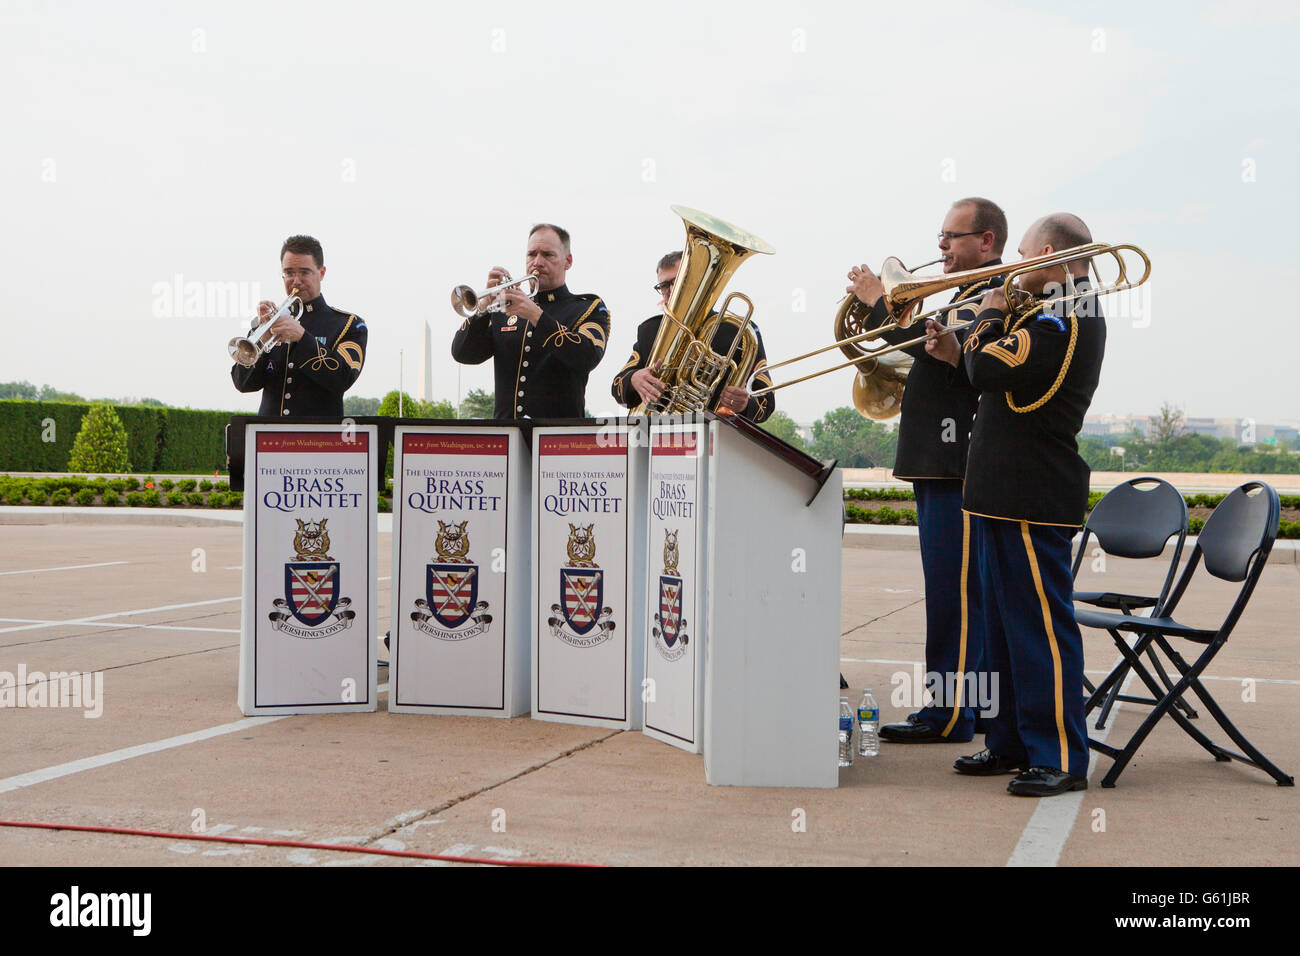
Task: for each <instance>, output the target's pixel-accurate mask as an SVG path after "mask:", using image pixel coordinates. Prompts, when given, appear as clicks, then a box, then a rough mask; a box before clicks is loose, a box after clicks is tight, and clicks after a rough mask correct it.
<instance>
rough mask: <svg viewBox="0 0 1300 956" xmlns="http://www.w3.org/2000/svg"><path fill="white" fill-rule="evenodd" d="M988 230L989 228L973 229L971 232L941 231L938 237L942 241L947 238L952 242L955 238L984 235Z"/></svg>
mask: <svg viewBox="0 0 1300 956" xmlns="http://www.w3.org/2000/svg"><path fill="white" fill-rule="evenodd" d="M986 232H988V230H987V229H973V230H971V231H970V232H941V233H939V236H938V238H939V241H940V242H943V241H945V240H947V241H948V242H952V241H953V240H954V239H960V238H962V237H963V236H982V235H984V233H986Z"/></svg>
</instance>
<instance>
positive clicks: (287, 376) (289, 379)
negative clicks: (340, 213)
mask: <svg viewBox="0 0 1300 956" xmlns="http://www.w3.org/2000/svg"><path fill="white" fill-rule="evenodd" d="M280 269H281V274H282V278H283V280H284V291H285V292H286V293H288V294H291V295H296V296H297V298H298V299H299V300H300V301H301V310H300V311H298V313H297V314H290V313H291V312H292V310H289V311H286V312H284V313H282V314H280V315H279V317H278V318H276V320H275V321H274V323H272V325H271V327H270V335H271V336H272V337H273V338H274V340H275V341H276V342H277V344H276V345H275V347H274V348H271V349H269V350H267V351H265V352H263V353H261V354H260V355H259V357H258V359H257V361H256V362H255V363H254V364H253V365H251V366H244V365H241V364H240V363H238V362H236V363H235V364H234V365H233V366H232V367H231V369H230V377H231V378H232V379H233V380H234V383H235V388H237V389H239V391H241V392H256V391H261V393H262V404H261V407H260V408H259V409H258V414H259V415H276V416H284V415H319V416H324V417H328V418H342V417H343V393H344V392H346V391H347V390H348V389H349V388H351V387H352V384H353V383H354V382H355V381H356V380H357V376H359V375H360V374H361V367H362V366H363V365H364V364H365V361H366V344H367V340H368V336H369V332H368V331H367V329H366V323H365V322H363V321H362V320H361V319H360V318H358V317H357V316H356V315H354V314H353V313H351V312H347V311H345V310H342V309H335V308H333V307H332V306H330V305H328V304H327V303H326V302H325V297H324V296H323V295H322V294H321V290H320V287H321V282H322V280H323V279H324V278H325V253H324V251H323V250H322V249H321V244H320V242H318V241H317V240H316V239H314V238H313V237H311V236H290V237H289V238H288V239H286V240H285V241H284V244H283V245H282V246H281V247H280ZM295 290H296V291H295ZM275 314H276V304H275V303H274V302H270V301H264V302H261V303H259V304H258V315H259V319H258V321H259V323H260V322H264V321H266V320H267V319H268V318H270V317H271V316H272V315H275Z"/></svg>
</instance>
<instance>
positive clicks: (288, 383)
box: [284, 375, 293, 398]
mask: <svg viewBox="0 0 1300 956" xmlns="http://www.w3.org/2000/svg"><path fill="white" fill-rule="evenodd" d="M284 383H285V384H286V385H292V384H293V376H292V375H290V376H289V377H288V378H286V379H285V380H284ZM288 397H289V396H287V395H286V396H285V398H288Z"/></svg>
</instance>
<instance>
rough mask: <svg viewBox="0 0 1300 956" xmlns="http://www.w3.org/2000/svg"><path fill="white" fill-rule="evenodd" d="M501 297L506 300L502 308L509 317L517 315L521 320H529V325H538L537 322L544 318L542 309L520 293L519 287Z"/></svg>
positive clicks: (509, 290)
mask: <svg viewBox="0 0 1300 956" xmlns="http://www.w3.org/2000/svg"><path fill="white" fill-rule="evenodd" d="M501 297H502V299H504V300H505V301H504V304H503V306H502V307H503V308H504V309H505V311H506V314H507V315H517V316H519V318H521V319H527V320H528V324H529V325H536V324H537V320H538V319H540V318H541V317H542V307H541V306H540V305H538V304H537V303H536V302H534V301H533V300H532V299H530V298H528V296H526V295H524V294H523V293H522V292H520V291H519V287H518V286H515V287H513V288H510V289H507V290H506V291H505V292H503V293H501Z"/></svg>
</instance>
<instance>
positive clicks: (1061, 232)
mask: <svg viewBox="0 0 1300 956" xmlns="http://www.w3.org/2000/svg"><path fill="white" fill-rule="evenodd" d="M1025 241H1026V245H1033V246H1036V247H1037V248H1039V249H1044V248H1045V247H1047V246H1051V247H1052V251H1053V252H1060V251H1061V250H1062V249H1069V248H1071V247H1072V246H1082V245H1086V244H1087V243H1089V242H1092V233H1091V232H1089V231H1088V227H1087V226H1086V225H1084V222H1083V220H1082V219H1080V218H1079V217H1078V216H1076V215H1074V214H1073V213H1068V212H1054V213H1052V214H1051V215H1050V216H1043V217H1042V218H1041V219H1038V220H1035V222H1034V224H1033V225H1032V226H1030V227H1029V229H1028V231H1027V232H1026V233H1025Z"/></svg>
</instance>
